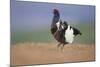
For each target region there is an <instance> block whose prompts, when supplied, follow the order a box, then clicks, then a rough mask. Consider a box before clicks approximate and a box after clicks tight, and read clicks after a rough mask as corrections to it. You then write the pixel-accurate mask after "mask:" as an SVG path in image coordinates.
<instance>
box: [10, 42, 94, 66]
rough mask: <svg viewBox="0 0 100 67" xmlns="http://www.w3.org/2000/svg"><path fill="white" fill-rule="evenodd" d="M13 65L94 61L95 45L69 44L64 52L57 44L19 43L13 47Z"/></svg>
mask: <svg viewBox="0 0 100 67" xmlns="http://www.w3.org/2000/svg"><path fill="white" fill-rule="evenodd" d="M10 58H11V65H30V64H31V65H32V64H50V63H64V62H78V61H94V60H95V46H94V44H91V45H89V44H68V45H66V46H65V47H64V48H63V50H61V49H60V48H57V43H19V44H16V45H12V46H11V57H10Z"/></svg>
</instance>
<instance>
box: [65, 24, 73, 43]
mask: <svg viewBox="0 0 100 67" xmlns="http://www.w3.org/2000/svg"><path fill="white" fill-rule="evenodd" d="M65 39H66V42H68V43H72V42H73V40H74V35H73V29H72V28H71V29H70V26H69V25H68V28H67V29H66V31H65Z"/></svg>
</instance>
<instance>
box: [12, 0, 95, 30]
mask: <svg viewBox="0 0 100 67" xmlns="http://www.w3.org/2000/svg"><path fill="white" fill-rule="evenodd" d="M54 8H56V9H58V10H59V12H60V16H61V19H62V20H65V21H68V23H69V24H77V23H92V22H95V7H94V6H90V5H72V4H54V3H39V2H20V1H15V0H11V31H14V30H19V29H27V30H28V29H32V30H35V29H43V28H48V27H50V24H51V22H52V18H53V13H52V12H53V9H54Z"/></svg>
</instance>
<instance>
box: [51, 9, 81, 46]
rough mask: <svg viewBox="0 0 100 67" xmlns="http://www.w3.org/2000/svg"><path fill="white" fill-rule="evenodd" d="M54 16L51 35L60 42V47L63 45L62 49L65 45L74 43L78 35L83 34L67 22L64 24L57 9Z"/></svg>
mask: <svg viewBox="0 0 100 67" xmlns="http://www.w3.org/2000/svg"><path fill="white" fill-rule="evenodd" d="M53 14H54V16H53V21H52V24H51V33H52V34H53V36H54V38H55V39H56V40H57V41H58V42H59V44H58V47H59V46H60V45H63V46H62V47H64V45H65V44H69V43H72V42H73V40H74V37H75V36H76V35H78V34H80V35H81V32H80V31H79V30H78V29H76V28H74V27H71V26H70V25H68V24H67V22H66V21H64V22H62V20H61V19H60V14H59V11H58V10H57V9H54V11H53Z"/></svg>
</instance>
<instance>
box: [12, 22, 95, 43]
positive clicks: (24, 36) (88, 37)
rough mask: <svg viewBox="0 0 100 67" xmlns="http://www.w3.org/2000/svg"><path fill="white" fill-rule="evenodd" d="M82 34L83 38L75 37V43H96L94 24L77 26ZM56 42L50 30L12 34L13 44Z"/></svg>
mask: <svg viewBox="0 0 100 67" xmlns="http://www.w3.org/2000/svg"><path fill="white" fill-rule="evenodd" d="M76 28H78V29H79V30H80V31H81V32H82V36H79V35H78V36H77V37H75V40H74V43H90V44H91V43H94V42H95V29H94V24H88V23H87V24H79V25H76ZM52 41H54V38H53V36H52V35H51V32H50V29H49V28H47V29H42V30H37V31H28V30H26V31H16V32H12V34H11V43H12V44H13V43H20V42H52Z"/></svg>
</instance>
